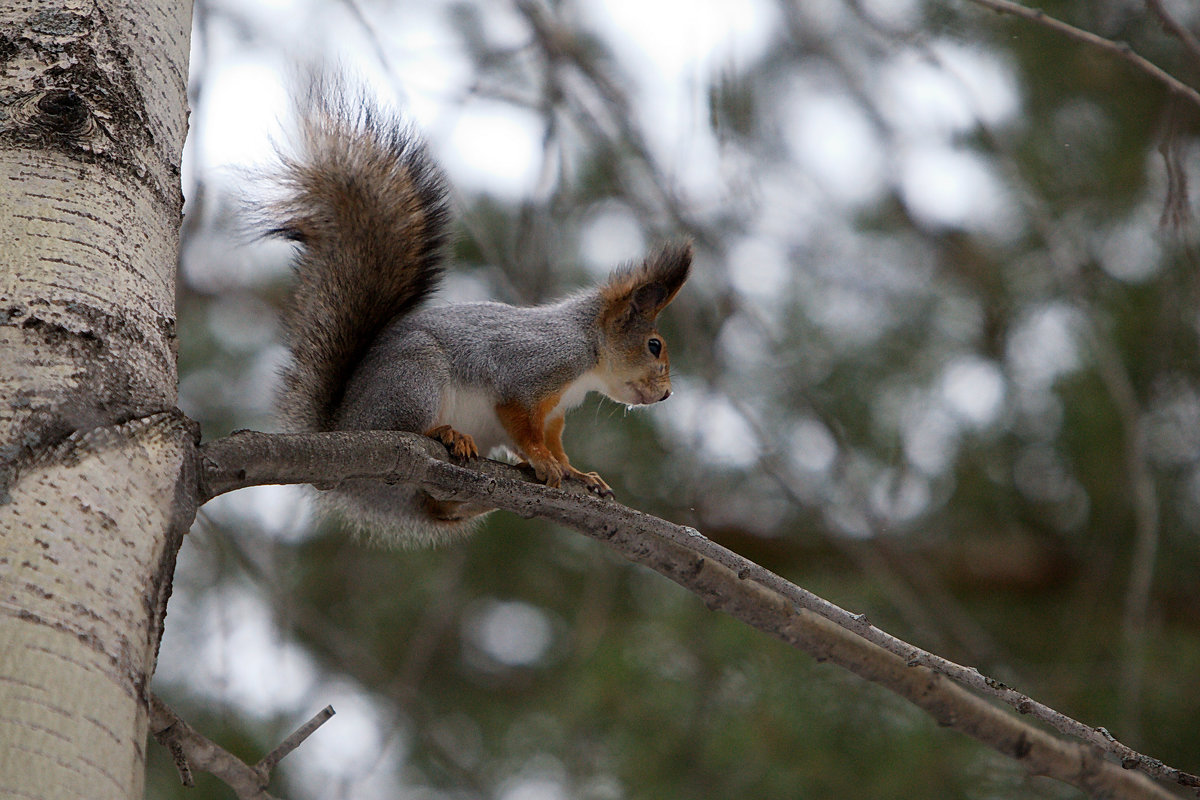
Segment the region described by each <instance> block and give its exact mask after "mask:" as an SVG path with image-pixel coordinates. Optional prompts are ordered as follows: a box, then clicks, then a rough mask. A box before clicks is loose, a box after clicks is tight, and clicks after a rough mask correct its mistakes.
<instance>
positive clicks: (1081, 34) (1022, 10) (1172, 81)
mask: <svg viewBox="0 0 1200 800" xmlns="http://www.w3.org/2000/svg"><path fill="white" fill-rule="evenodd" d="M970 2H972V3H974V4H975V5H977V6H983V7H984V8H987V9H990V10H992V11H995V12H997V13H1000V14H1012V15H1013V16H1014V17H1021V18H1022V19H1027V20H1029V21H1030V22H1033V23H1036V24H1038V25H1041V26H1042V27H1044V28H1049V29H1050V30H1052V31H1057V32H1058V33H1061V34H1063V35H1064V36H1067V37H1068V38H1071V39H1074V40H1075V41H1077V42H1082V43H1084V44H1087V45H1091V46H1092V47H1095V48H1098V49H1100V50H1103V51H1105V52H1106V53H1112V54H1113V55H1115V56H1117V57H1118V58H1120V59H1123V60H1124V61H1127V62H1128V63H1130V64H1132V65H1133V66H1134V67H1135V68H1136V69H1138V70H1139V71H1141V72H1143V73H1145V74H1146V75H1149V76H1150V77H1151V78H1153V79H1154V80H1156V81H1158V82H1159V83H1161V84H1163V85H1164V86H1166V87H1167V88H1168V89H1170V90H1171V91H1172V92H1175V93H1176V94H1178V95H1180V96H1182V97H1186V98H1187V99H1188V100H1190V101H1191V102H1192V103H1193V104H1194V105H1196V106H1197V107H1200V92H1197V91H1196V90H1195V89H1193V88H1192V87H1191V86H1188V85H1187V84H1186V83H1184V82H1183V81H1181V80H1179V79H1178V78H1176V77H1175V76H1174V75H1172V74H1171V73H1169V72H1167V71H1166V70H1164V69H1163V68H1162V67H1160V66H1158V65H1157V64H1155V63H1154V62H1152V61H1150V60H1148V59H1146V58H1145V57H1143V56H1140V55H1138V54H1137V53H1135V52H1134V51H1133V48H1132V47H1130V46H1129V45H1128V44H1126V43H1125V42H1114V41H1112V40H1111V39H1105V38H1104V37H1103V36H1099V35H1097V34H1094V33H1092V32H1091V31H1085V30H1083V29H1082V28H1076V27H1075V26H1074V25H1071V24H1069V23H1066V22H1063V21H1062V20H1060V19H1056V18H1055V17H1052V16H1050V15H1049V14H1047V13H1046V12H1045V11H1042V10H1041V9H1040V8H1029V7H1028V6H1023V5H1021V4H1020V3H1013V2H1010V0H970ZM1185 43H1186V40H1185Z"/></svg>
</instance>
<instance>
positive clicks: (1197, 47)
mask: <svg viewBox="0 0 1200 800" xmlns="http://www.w3.org/2000/svg"><path fill="white" fill-rule="evenodd" d="M1146 8H1148V9H1150V12H1151V13H1152V14H1154V16H1156V17H1158V21H1159V22H1161V23H1162V25H1163V27H1164V28H1166V29H1167V31H1168V32H1169V33H1170V34H1171V35H1172V36H1174V37H1175V38H1176V39H1178V40H1179V41H1181V42H1183V46H1184V47H1186V48H1187V50H1188V53H1189V54H1190V55H1191V57H1192V60H1193V61H1194V62H1195V65H1196V66H1197V67H1200V39H1197V38H1196V36H1195V34H1193V33H1192V32H1191V31H1189V30H1188V29H1187V28H1185V27H1184V26H1183V25H1180V24H1179V20H1177V19H1175V18H1174V17H1172V16H1171V15H1170V14H1168V13H1167V9H1166V8H1164V7H1163V4H1162V0H1146Z"/></svg>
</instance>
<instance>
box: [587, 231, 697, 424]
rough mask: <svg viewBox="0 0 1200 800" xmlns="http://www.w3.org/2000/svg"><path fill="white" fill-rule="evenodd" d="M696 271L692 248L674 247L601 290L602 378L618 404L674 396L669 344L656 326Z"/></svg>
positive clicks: (616, 277)
mask: <svg viewBox="0 0 1200 800" xmlns="http://www.w3.org/2000/svg"><path fill="white" fill-rule="evenodd" d="M691 267H692V245H691V243H690V242H684V243H676V244H670V245H666V246H665V247H662V248H661V249H659V250H658V251H657V252H655V253H653V254H651V255H650V256H649V257H647V258H646V260H645V261H643V262H642V263H641V264H638V265H636V266H633V267H627V268H625V269H620V270H617V271H616V272H614V273H613V274H612V275H611V276H610V277H609V279H608V282H607V283H605V284H604V285H603V286H602V287H600V297H601V299H602V301H603V303H604V306H603V309H602V311H601V313H600V329H601V336H602V338H603V341H602V343H601V348H600V374H601V376H602V378H603V381H604V385H605V388H604V393H605V394H606V395H608V396H609V397H610V398H612V399H613V400H616V401H617V402H618V403H624V404H626V405H643V404H646V403H657V402H658V401H659V400H666V399H667V398H668V397H669V396H670V395H671V362H670V360H669V359H668V357H667V343H666V341H665V340H664V339H663V337H662V335H661V334H660V333H659V332H658V328H657V326H656V324H655V323H656V320H657V319H658V315H659V312H661V311H662V310H663V309H664V308H666V307H667V304H668V303H670V302H671V300H672V299H674V297H675V295H676V294H677V293H678V292H679V289H680V288H681V287H682V286H683V282H684V281H685V280H687V276H688V272H689V270H690V269H691Z"/></svg>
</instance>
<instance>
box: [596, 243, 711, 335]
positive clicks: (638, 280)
mask: <svg viewBox="0 0 1200 800" xmlns="http://www.w3.org/2000/svg"><path fill="white" fill-rule="evenodd" d="M691 269H692V243H691V242H690V241H689V242H672V243H671V244H666V245H663V246H662V247H660V248H659V249H658V250H656V251H655V252H653V253H651V254H650V255H649V256H647V257H646V260H645V261H643V262H642V263H641V264H639V265H637V266H636V267H632V268H628V267H627V268H625V269H621V270H618V271H616V272H614V273H613V275H612V277H611V278H609V280H608V283H607V284H606V285H605V286H604V288H603V289H602V293H603V296H604V299H605V300H606V301H608V307H609V315H610V316H612V317H614V318H616V317H621V316H625V315H632V316H638V317H644V318H648V319H651V320H652V319H654V318H655V317H657V316H658V314H659V312H661V311H662V310H663V309H664V308H666V307H667V304H668V303H670V302H671V300H673V299H674V298H675V295H676V294H678V293H679V290H680V289H681V288H682V287H683V282H684V281H686V280H687V277H688V273H689V272H690V271H691Z"/></svg>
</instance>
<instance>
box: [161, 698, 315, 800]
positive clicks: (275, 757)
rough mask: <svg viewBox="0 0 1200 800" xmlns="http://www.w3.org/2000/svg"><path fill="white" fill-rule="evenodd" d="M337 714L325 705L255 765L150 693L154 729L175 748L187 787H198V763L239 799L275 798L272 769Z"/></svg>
mask: <svg viewBox="0 0 1200 800" xmlns="http://www.w3.org/2000/svg"><path fill="white" fill-rule="evenodd" d="M333 713H334V712H333V706H325V708H323V709H321V711H319V712H318V713H317V714H316V716H314V717H313V718H312V719H310V720H309V721H308V722H306V723H304V724H303V725H301V726H300V727H299V728H297V729H296V731H295V732H294V733H292V735H291V736H289V737H287V738H286V739H284V740H283V742H282V743H281V744H280V745H279V746H278V747H276V748H275V749H274V750H272V751H271V752H270V753H268V754H267V755H266V756H265V757H264V758H263V759H262V761H259V762H258V763H257V764H255V765H254V766H250V765H249V764H247V763H246V762H244V761H242V760H241V759H240V758H238V757H237V756H235V755H233V754H232V753H230V752H229V751H228V750H226V749H225V748H223V747H221V746H220V745H218V744H216V743H214V742H213V741H212V740H210V739H208V738H207V737H205V736H204V735H203V734H201V733H199V732H198V731H196V729H195V728H193V727H192V726H191V725H189V724H188V723H187V722H186V721H185V720H184V719H183V718H182V717H180V716H179V715H178V714H176V713H175V712H174V711H173V710H172V709H171V707H170V706H168V705H167V704H166V703H164V702H163V701H162V700H161V699H159V697H158V696H157V695H154V694H151V695H150V732H151V733H153V734H154V738H155V739H156V740H157V741H158V743H159V744H161V745H162V746H164V747H166V748H167V749H168V750H169V751H171V757H172V758H173V759H174V760H175V768H176V769H177V770H179V779H180V781H181V782H182V783H183V785H184V786H188V787H191V786H195V780H194V779H193V778H192V766H193V765H194V766H196V767H197V768H199V769H202V770H204V771H205V772H208V773H210V774H212V775H214V776H216V777H217V778H219V779H220V780H222V781H224V782H225V784H226V785H227V786H228V787H229V788H230V789H233V791H234V794H236V795H237V796H238V800H275V798H274V797H272V796H271V795H270V794H268V793H267V785H268V784H269V783H270V781H271V771H272V770H273V769H275V766H276V765H277V764H278V763H279V762H280V760H281V759H282V758H283V757H284V756H286V755H287V754H288V753H290V752H292V751H293V750H295V749H296V748H297V747H299V746H300V745H301V744H302V743H303V742H304V740H305V739H307V738H308V737H309V736H311V735H312V734H313V731H315V730H316V729H317V728H319V727H321V726H322V725H324V724H325V722H326V721H327V720H328V719H329V718H330V717H332V716H333Z"/></svg>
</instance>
